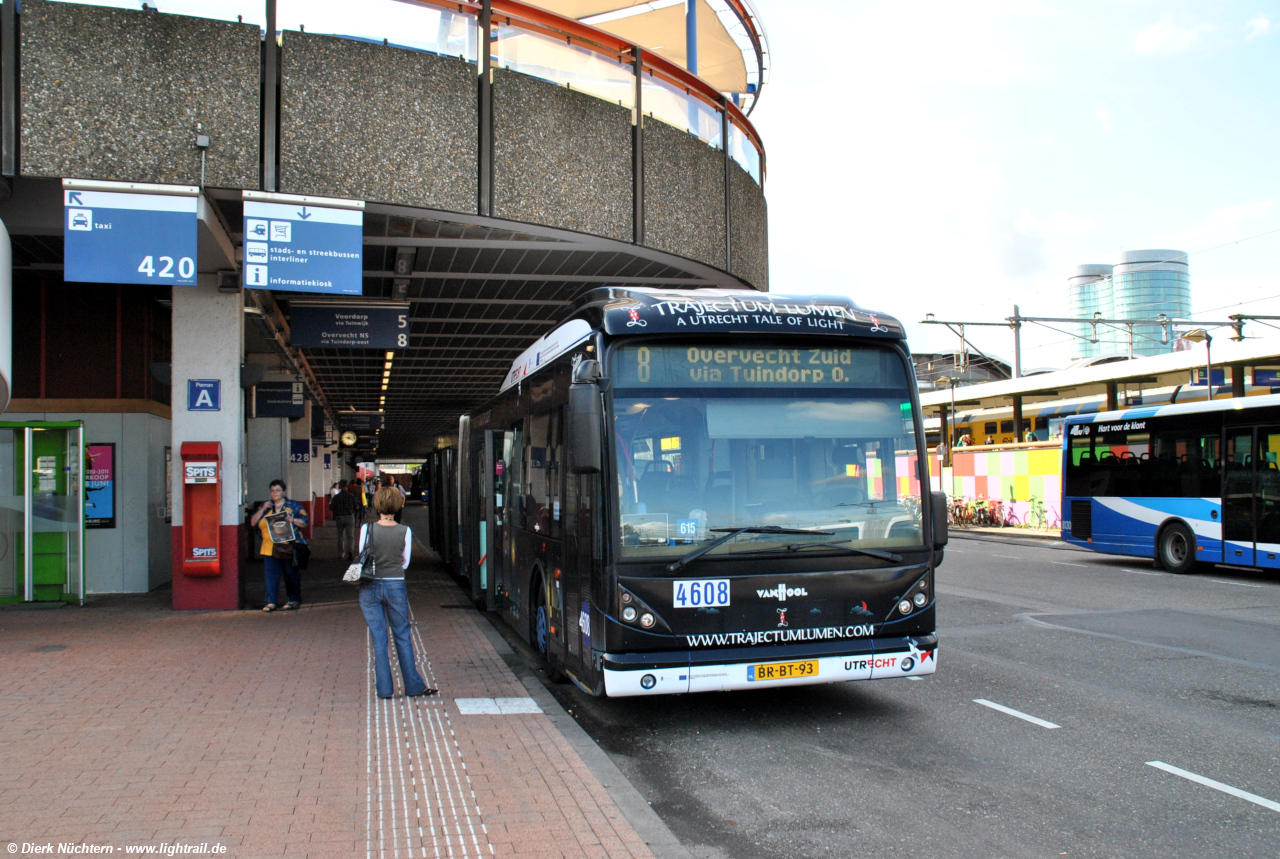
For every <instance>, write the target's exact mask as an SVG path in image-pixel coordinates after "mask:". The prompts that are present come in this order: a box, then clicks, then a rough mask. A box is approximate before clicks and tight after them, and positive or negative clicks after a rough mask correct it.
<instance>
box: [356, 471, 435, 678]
mask: <svg viewBox="0 0 1280 859" xmlns="http://www.w3.org/2000/svg"><path fill="white" fill-rule="evenodd" d="M403 505H404V499H403V498H401V497H400V493H399V492H396V491H395V490H394V489H391V488H390V487H383V488H382V489H379V490H378V492H377V494H376V495H374V497H373V506H374V509H375V510H377V512H378V521H376V522H374V523H372V524H369V525H365V526H363V527H362V528H361V529H360V547H359V551H364V550H365V548H366V547H368V549H369V555H370V556H371V557H372V558H373V565H374V577H373V579H372V580H367V581H362V582H361V583H360V611H362V612H363V613H364V619H365V623H367V624H368V625H369V634H370V635H372V636H373V677H374V686H375V688H376V690H377V693H378V697H379V698H390V697H391V696H392V694H393V693H394V692H395V685H394V683H393V681H392V679H391V657H390V655H389V654H388V651H387V633H388V631H390V633H391V637H392V638H393V639H394V640H395V643H396V657H397V658H398V660H399V662H400V677H401V678H402V679H403V680H404V689H405V694H406V695H407V696H408V697H410V698H416V697H418V696H420V695H434V694H436V692H437V691H438V690H436V689H432V688H431V687H430V686H428V685H427V684H426V681H424V680H423V679H422V675H421V674H419V673H418V666H417V663H416V662H415V660H414V654H413V639H412V638H411V637H410V627H409V594H408V591H407V590H406V589H405V583H404V571H405V570H407V569H408V568H409V558H410V556H411V554H412V551H413V531H412V530H410V528H409V526H408V525H397V524H396V520H395V515H396V511H398V510H399V509H400V508H401V507H402V506H403ZM410 690H413V691H410Z"/></svg>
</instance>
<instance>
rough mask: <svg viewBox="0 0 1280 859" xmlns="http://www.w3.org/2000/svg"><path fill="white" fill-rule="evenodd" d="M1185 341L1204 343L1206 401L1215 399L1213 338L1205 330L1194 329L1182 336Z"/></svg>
mask: <svg viewBox="0 0 1280 859" xmlns="http://www.w3.org/2000/svg"><path fill="white" fill-rule="evenodd" d="M1181 339H1183V340H1189V341H1191V342H1192V343H1199V342H1200V341H1201V340H1203V341H1204V362H1205V380H1204V384H1205V391H1206V394H1205V399H1206V400H1212V399H1213V352H1212V351H1211V350H1212V348H1213V336H1212V335H1211V334H1209V332H1208V331H1206V330H1205V329H1203V328H1192V329H1191V330H1190V331H1188V332H1187V333H1185V334H1183V335H1182V338H1181Z"/></svg>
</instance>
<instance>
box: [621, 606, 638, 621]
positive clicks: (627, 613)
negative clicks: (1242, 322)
mask: <svg viewBox="0 0 1280 859" xmlns="http://www.w3.org/2000/svg"><path fill="white" fill-rule="evenodd" d="M622 619H623V620H625V621H626V622H627V623H634V622H635V619H636V607H635V606H633V605H629V606H627V607H626V608H624V609H623V610H622Z"/></svg>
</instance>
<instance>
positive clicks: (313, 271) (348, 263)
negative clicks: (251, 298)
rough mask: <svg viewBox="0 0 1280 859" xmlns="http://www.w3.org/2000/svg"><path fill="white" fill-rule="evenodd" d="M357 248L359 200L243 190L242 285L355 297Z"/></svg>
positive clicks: (359, 277)
mask: <svg viewBox="0 0 1280 859" xmlns="http://www.w3.org/2000/svg"><path fill="white" fill-rule="evenodd" d="M316 203H321V204H320V205H317V204H316ZM323 203H327V204H330V205H324V204H323ZM363 251H364V202H363V201H360V200H327V199H326V200H323V201H320V200H313V199H312V198H307V197H289V196H286V195H280V194H267V193H264V192H259V191H245V192H244V285H245V288H246V289H271V290H277V291H285V292H318V293H324V294H330V295H360V294H361V293H362V292H363V291H364V280H363V278H364V265H363Z"/></svg>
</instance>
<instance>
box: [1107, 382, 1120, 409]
mask: <svg viewBox="0 0 1280 859" xmlns="http://www.w3.org/2000/svg"><path fill="white" fill-rule="evenodd" d="M1118 408H1120V391H1119V388H1118V386H1117V385H1116V383H1115V382H1107V411H1109V412H1114V411H1115V410H1116V409H1118Z"/></svg>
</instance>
